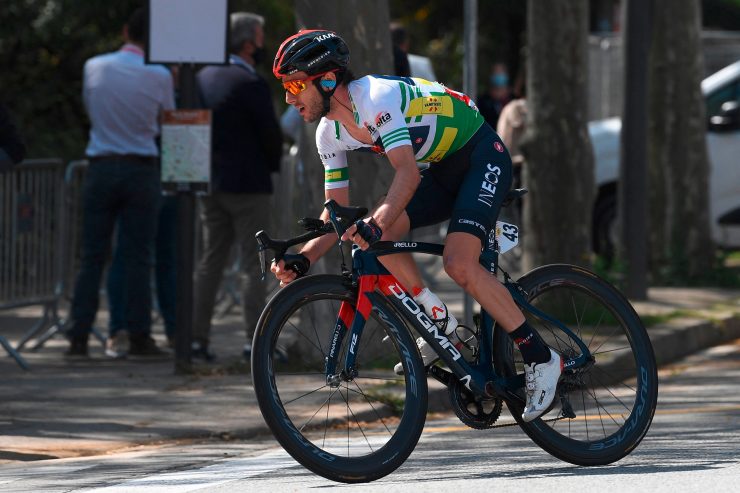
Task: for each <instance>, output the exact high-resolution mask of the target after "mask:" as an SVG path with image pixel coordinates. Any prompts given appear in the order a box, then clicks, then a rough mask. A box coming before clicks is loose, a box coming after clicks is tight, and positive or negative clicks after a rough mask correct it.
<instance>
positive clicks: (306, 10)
mask: <svg viewBox="0 0 740 493" xmlns="http://www.w3.org/2000/svg"><path fill="white" fill-rule="evenodd" d="M295 6H296V24H297V28H298V29H329V30H332V31H335V32H336V33H337V34H339V35H340V36H341V37H342V39H344V40H345V41H346V42H347V44H348V45H349V49H350V69H351V70H352V72H353V73H354V74H355V76H356V77H358V78H359V77H362V76H364V75H367V74H389V73H392V71H393V70H392V63H393V56H392V53H391V38H390V29H389V24H390V17H389V13H388V2H387V0H383V1H377V2H360V1H358V0H344V1H340V0H296V2H295ZM316 126H317V124H316V123H313V124H306V125H304V135H303V138H302V139H301V140H302V145H301V149H300V151H299V157H300V160H301V161H302V169H303V177H302V184H301V185H300V186H299V187H296V191H297V193H301V194H304V196H305V199H304V200H293V203H294V204H296V205H297V206H298V210H294V211H293V212H294V216H295V217H296V218H298V217H303V216H306V215H310V216H312V217H318V215H319V214H320V213H321V211H322V210H323V203H324V168H323V166H322V164H321V161H320V160H319V156H318V152H317V150H316V140H315V135H316ZM348 161H349V176H350V202H351V203H352V205H361V206H365V207H368V208H369V209H370V208H372V207H373V206H374V205H375V204H376V202H377V201H378V199H379V198H380V196H381V195H383V194H385V193H386V192H387V190H388V187H389V186H390V184H391V180H392V179H393V168H392V167H391V165H390V163H389V162H388V160H387V159H386V158H381V157H378V156H374V155H370V154H365V153H356V152H355V153H352V152H350V153H348ZM303 207H307V208H305V209H304V208H303ZM321 264H324V265H319V266H317V267H316V269H314V268H312V272H318V271H328V272H332V273H333V272H337V273H338V266H339V264H338V261H337V260H336V257H334V256H329V258H328V259H327V262H324V261H323V260H322V261H321Z"/></svg>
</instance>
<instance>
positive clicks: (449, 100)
mask: <svg viewBox="0 0 740 493" xmlns="http://www.w3.org/2000/svg"><path fill="white" fill-rule="evenodd" d="M347 88H348V91H349V96H350V102H351V103H352V112H353V114H354V117H355V123H356V124H357V126H358V127H365V128H366V129H367V130H368V131H369V132H370V136H371V137H372V139H373V142H374V145H372V146H371V145H369V144H365V143H362V142H359V141H358V140H356V139H355V138H354V137H352V136H351V135H350V134H349V132H347V130H346V129H345V128H344V127H343V126H342V125H341V124H340V123H339V122H336V121H332V120H328V119H326V118H322V119H321V122H320V123H319V126H318V129H317V132H316V145H317V147H318V151H319V155H320V157H321V161H322V163H323V164H324V170H325V180H324V183H325V188H327V189H333V188H344V187H347V186H349V174H348V172H347V157H346V152H347V151H350V150H355V149H360V148H372V149H373V150H376V151H378V152H388V151H390V150H391V149H394V148H396V147H399V146H402V145H410V146H411V147H412V149H413V152H414V155H415V157H416V160H417V162H419V163H435V162H438V161H441V160H442V159H444V158H445V157H447V156H449V155H451V154H452V153H454V152H455V151H457V150H459V149H461V148H462V147H463V146H464V145H465V144H466V143H467V142H468V140H470V138H471V137H472V136H473V135H474V134H475V132H476V131H477V130H478V129H479V128H480V127H481V125H482V124H483V122H484V120H483V117H481V115H480V113H479V112H478V109H477V108H476V107H475V104H474V103H473V102H472V101H471V99H470V98H469V97H468V96H466V95H464V94H462V93H459V92H456V91H453V90H451V89H448V88H446V87H445V86H443V85H442V84H440V83H438V82H430V81H427V80H424V79H418V78H411V77H391V76H381V75H369V76H367V77H363V78H361V79H358V80H355V81H352V82H350V83H349V85H348V87H347Z"/></svg>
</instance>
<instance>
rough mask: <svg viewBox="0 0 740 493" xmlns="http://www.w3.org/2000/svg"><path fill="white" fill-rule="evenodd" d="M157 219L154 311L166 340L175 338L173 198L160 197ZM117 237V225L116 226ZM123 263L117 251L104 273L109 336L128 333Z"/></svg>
mask: <svg viewBox="0 0 740 493" xmlns="http://www.w3.org/2000/svg"><path fill="white" fill-rule="evenodd" d="M159 204H160V207H159V214H158V216H157V219H158V220H157V234H156V237H155V240H154V280H155V284H156V291H157V298H156V301H157V308H158V309H159V313H160V315H161V316H162V320H163V322H164V330H165V334H166V335H167V338H168V339H173V338H174V337H175V317H176V314H177V311H176V310H177V308H176V303H177V266H176V262H177V258H176V256H177V197H161V198H160V202H159ZM118 231H119V234H120V225H119V230H118ZM125 272H126V262H125V259H124V256H123V255H122V254H120V251H119V252H117V254H116V255H114V257H113V261H112V262H111V267H110V270H109V272H108V283H107V288H106V290H107V292H108V307H109V309H110V335H111V336H112V335H113V334H115V333H116V332H118V331H119V330H129V322H128V320H127V319H126V317H127V315H126V286H125Z"/></svg>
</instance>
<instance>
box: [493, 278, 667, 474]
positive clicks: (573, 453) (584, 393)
mask: <svg viewBox="0 0 740 493" xmlns="http://www.w3.org/2000/svg"><path fill="white" fill-rule="evenodd" d="M518 282H519V284H520V285H521V286H522V288H524V290H525V291H526V292H527V293H528V301H529V302H530V303H531V304H532V305H533V306H535V307H538V308H539V309H540V310H542V311H543V312H545V313H547V314H548V315H550V316H554V318H556V319H558V320H561V321H562V322H564V323H565V324H566V325H567V326H568V327H569V328H571V330H573V331H574V332H575V333H576V334H577V335H578V337H580V338H581V339H582V340H583V342H584V343H586V345H587V346H588V348H589V350H590V351H591V353H592V355H593V356H594V358H595V364H594V365H593V366H591V367H590V368H588V369H586V370H583V372H582V373H575V372H573V371H571V372H568V371H567V370H566V371H564V375H563V377H561V381H560V383H559V386H558V389H559V392H560V391H562V392H563V393H565V395H566V396H567V399H568V402H570V404H571V406H572V409H573V411H574V412H575V414H576V418H574V419H568V418H564V417H563V416H564V413H563V404H562V401H561V399H560V397H559V395H556V397H555V400H554V401H553V407H551V409H550V410H549V411H548V412H546V413H545V414H544V415H542V416H541V417H540V418H538V419H536V420H534V421H532V422H529V423H527V422H524V421H523V420H522V418H521V413H522V407H523V406H522V405H521V403H515V402H507V405H508V407H509V410H510V411H511V413H512V415H513V416H514V418H515V419H516V421H517V422H518V424H519V426H520V427H521V428H522V429H523V430H524V432H525V433H526V434H527V435H528V436H529V437H530V438H531V439H532V440H533V441H534V442H535V443H536V444H537V445H539V446H540V447H541V448H542V449H544V450H545V451H547V452H548V453H550V454H552V455H553V456H555V457H557V458H559V459H561V460H564V461H566V462H570V463H572V464H577V465H582V466H593V465H605V464H610V463H612V462H615V461H617V460H619V459H621V458H623V457H624V456H626V455H627V454H629V453H630V452H631V451H632V450H633V449H634V448H635V447H636V446H637V445H638V444H639V443H640V441H641V440H642V439H643V437H644V436H645V434H646V433H647V431H648V429H649V428H650V424H651V422H652V419H653V415H654V413H655V406H656V404H657V399H658V373H657V365H656V362H655V355H654V353H653V348H652V345H651V343H650V339H649V337H648V334H647V331H646V330H645V327H644V326H643V324H642V321H641V320H640V317H639V316H638V315H637V313H636V312H635V311H634V309H633V308H632V305H630V303H629V301H627V299H626V298H625V297H624V296H623V295H622V294H621V293H620V292H619V291H618V290H617V289H616V288H614V287H613V286H612V285H611V284H609V283H607V282H606V281H605V280H603V279H601V278H599V277H598V276H596V275H595V274H593V273H591V272H589V271H586V270H584V269H581V268H579V267H576V266H573V265H564V264H557V265H548V266H544V267H540V268H538V269H535V270H533V271H531V272H529V273H528V274H526V275H525V276H524V277H522V278H521V279H520V280H519V281H518ZM526 315H527V320H528V321H529V322H530V324H532V326H533V327H535V328H536V329H537V330H538V332H539V333H540V335H541V336H542V337H543V339H544V340H545V342H547V343H548V345H550V347H552V348H554V349H555V350H556V351H558V352H560V353H561V355H563V356H565V357H572V356H574V355H576V354H579V350H578V347H577V346H575V344H574V343H573V341H572V340H571V339H570V338H569V337H568V336H566V335H565V333H564V332H562V331H561V330H559V329H557V328H555V327H553V326H552V324H549V323H547V322H546V321H544V320H542V319H539V318H536V317H533V316H532V315H531V314H529V313H527V314H526ZM495 333H496V334H495V336H494V339H495V344H494V348H495V349H494V364H495V366H496V368H497V370H498V371H499V372H501V373H503V374H504V375H506V376H513V375H514V374H516V373H522V372H523V363H522V360H521V355H520V354H519V352H518V350H516V349H515V348H514V345H513V343H512V341H511V339H510V337H509V336H508V334H506V333H505V331H504V330H503V329H501V328H500V327H497V328H496V330H495ZM522 395H523V393H522ZM558 418H560V419H558Z"/></svg>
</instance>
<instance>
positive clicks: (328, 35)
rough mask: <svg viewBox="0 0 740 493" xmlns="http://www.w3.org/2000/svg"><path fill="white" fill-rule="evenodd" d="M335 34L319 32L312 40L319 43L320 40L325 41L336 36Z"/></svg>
mask: <svg viewBox="0 0 740 493" xmlns="http://www.w3.org/2000/svg"><path fill="white" fill-rule="evenodd" d="M336 37H337V35H336V34H334V33H326V34H319V35H318V36H316V37H315V38H313V40H314V41H316V42H318V43H320V42H321V41H326V40H327V39H331V38H336Z"/></svg>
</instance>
